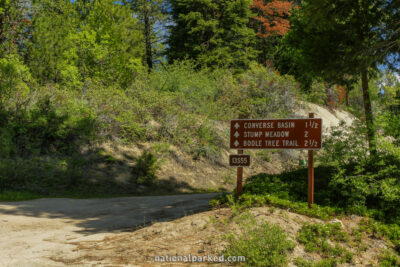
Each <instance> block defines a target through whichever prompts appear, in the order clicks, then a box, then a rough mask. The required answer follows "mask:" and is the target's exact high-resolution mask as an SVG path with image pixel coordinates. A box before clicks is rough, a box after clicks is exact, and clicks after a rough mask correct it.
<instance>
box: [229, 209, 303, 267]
mask: <svg viewBox="0 0 400 267" xmlns="http://www.w3.org/2000/svg"><path fill="white" fill-rule="evenodd" d="M237 222H238V224H239V225H240V231H239V233H238V234H236V233H235V234H228V235H227V236H226V240H227V242H228V245H227V247H226V251H225V254H226V255H227V256H245V257H246V266H262V267H268V266H271V267H272V266H273V267H278V266H286V265H287V263H288V253H289V252H290V251H292V250H293V248H294V247H295V244H294V242H292V241H290V240H288V236H287V234H286V233H285V232H284V231H283V230H282V229H281V228H280V227H279V226H277V225H272V224H270V223H268V222H263V223H257V222H256V221H255V219H254V217H253V216H251V215H250V214H248V213H246V214H242V215H241V216H240V217H239V218H238V221H237Z"/></svg>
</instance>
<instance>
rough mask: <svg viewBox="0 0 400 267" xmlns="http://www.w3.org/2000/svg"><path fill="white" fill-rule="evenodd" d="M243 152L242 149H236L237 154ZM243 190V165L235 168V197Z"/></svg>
mask: <svg viewBox="0 0 400 267" xmlns="http://www.w3.org/2000/svg"><path fill="white" fill-rule="evenodd" d="M241 154H243V150H242V149H238V155H241ZM242 191H243V167H238V168H237V180H236V197H237V198H239V197H240V195H241V194H242Z"/></svg>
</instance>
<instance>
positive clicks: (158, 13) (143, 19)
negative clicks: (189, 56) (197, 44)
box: [123, 0, 168, 71]
mask: <svg viewBox="0 0 400 267" xmlns="http://www.w3.org/2000/svg"><path fill="white" fill-rule="evenodd" d="M123 3H124V5H129V6H130V7H131V8H132V10H133V11H134V12H135V14H136V15H137V17H138V19H139V25H140V27H141V30H142V33H143V37H144V48H145V62H146V64H147V67H148V69H149V71H150V70H151V69H152V68H153V65H154V62H155V61H159V60H161V57H162V56H163V52H164V41H165V40H164V35H165V33H164V31H165V27H166V26H165V25H166V23H167V21H168V16H167V11H166V9H167V3H166V1H164V0H123Z"/></svg>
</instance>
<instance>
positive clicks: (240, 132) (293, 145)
mask: <svg viewBox="0 0 400 267" xmlns="http://www.w3.org/2000/svg"><path fill="white" fill-rule="evenodd" d="M321 147H322V119H315V118H309V119H275V120H247V119H245V120H232V121H231V133H230V148H232V149H307V150H316V149H321Z"/></svg>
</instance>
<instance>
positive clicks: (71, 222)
mask: <svg viewBox="0 0 400 267" xmlns="http://www.w3.org/2000/svg"><path fill="white" fill-rule="evenodd" d="M216 195H217V194H195V195H175V196H152V197H126V198H112V199H61V198H59V199H38V200H32V201H23V202H0V266H13V267H15V266H64V265H65V263H60V262H57V261H54V260H52V259H54V258H58V257H63V256H65V255H69V256H73V255H74V254H77V255H78V253H79V251H78V249H77V248H76V245H74V243H76V242H81V241H98V240H102V239H104V237H108V236H112V235H114V234H117V233H121V232H132V231H133V230H135V229H137V228H138V227H141V226H143V225H146V224H149V223H152V222H159V221H168V220H172V219H175V218H179V217H182V216H185V215H189V214H193V213H195V212H199V211H204V210H207V209H208V207H209V205H208V203H209V200H210V199H211V198H213V197H214V196H216Z"/></svg>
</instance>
